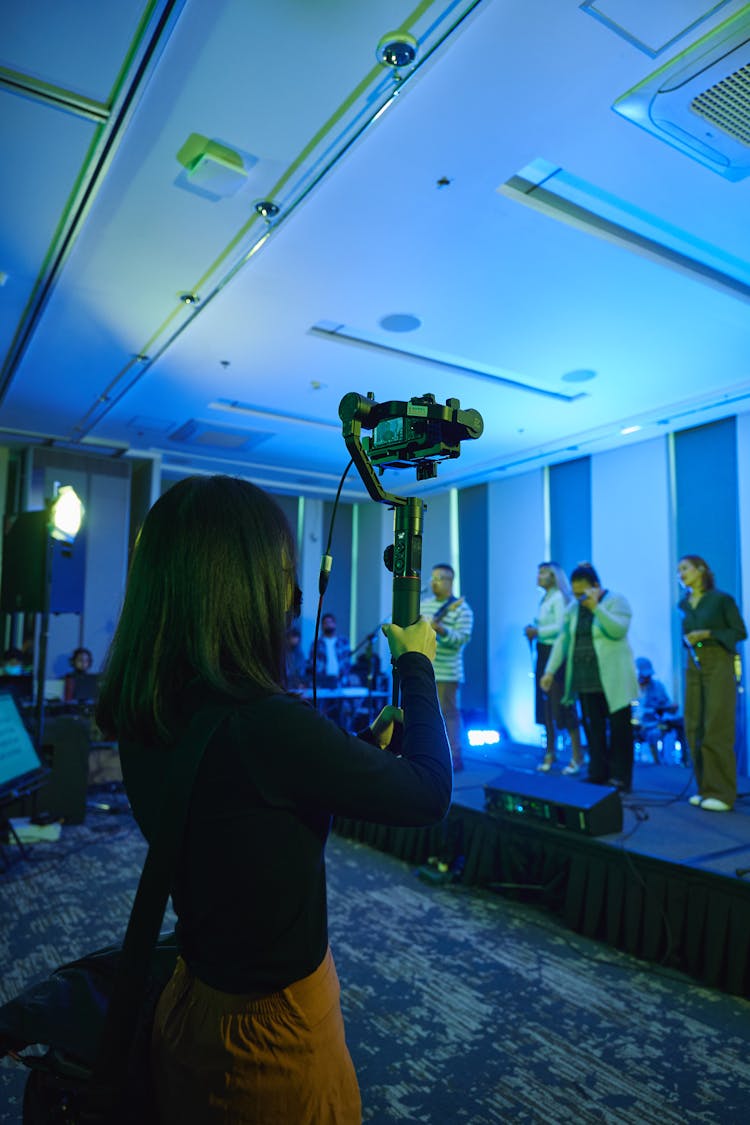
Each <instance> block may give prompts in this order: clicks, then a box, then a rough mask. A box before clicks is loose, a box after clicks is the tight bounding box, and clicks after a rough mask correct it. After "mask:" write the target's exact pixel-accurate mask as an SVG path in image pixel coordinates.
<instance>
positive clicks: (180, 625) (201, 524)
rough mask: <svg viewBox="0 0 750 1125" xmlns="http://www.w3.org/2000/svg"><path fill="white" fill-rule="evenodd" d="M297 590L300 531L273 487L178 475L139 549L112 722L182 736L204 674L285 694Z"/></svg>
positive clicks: (110, 670)
mask: <svg viewBox="0 0 750 1125" xmlns="http://www.w3.org/2000/svg"><path fill="white" fill-rule="evenodd" d="M295 587H296V580H295V551H294V540H293V539H292V534H291V531H290V530H289V524H288V523H287V521H286V518H285V516H284V514H283V512H282V511H281V509H280V508H279V507H278V505H277V504H276V503H275V502H274V501H273V500H272V499H271V497H270V496H268V495H267V494H266V493H265V492H263V491H262V490H261V489H260V488H256V486H255V485H253V484H250V483H249V482H248V481H244V480H240V479H238V478H236V477H229V476H212V477H187V478H186V479H185V480H182V481H180V482H179V483H178V484H175V485H174V486H173V487H172V488H170V489H169V491H168V492H165V493H164V495H163V496H161V497H160V498H159V500H157V502H156V503H155V504H154V506H153V508H152V509H151V511H150V512H149V513H148V515H147V516H146V519H145V521H144V523H143V527H142V528H141V531H140V533H139V535H138V539H137V541H136V545H135V548H134V550H133V557H132V559H131V563H130V573H129V576H128V584H127V590H126V593H125V604H124V606H123V609H122V613H121V615H120V620H119V623H118V625H117V629H116V631H115V635H114V638H113V640H112V645H111V647H110V651H109V655H108V657H107V661H106V668H105V671H104V676H103V682H102V685H101V690H100V693H99V703H98V706H97V710H96V717H97V722H98V724H99V726H100V728H101V729H102V731H105V732H106V733H107V734H109V735H116V736H118V737H121V736H123V735H124V736H125V737H127V738H134V739H138V740H139V741H142V742H149V743H154V742H156V743H163V744H166V743H168V742H170V741H172V740H173V739H174V737H175V736H176V733H177V732H178V731H179V729H180V728H181V726H182V725H183V724H184V721H185V715H184V713H183V709H184V706H185V702H186V700H187V699H188V698H189V694H188V693H189V692H190V691H191V690H194V688H195V686H196V681H198V682H200V683H201V684H203V685H204V686H208V687H209V688H213V689H215V690H217V691H219V692H222V693H225V694H227V695H231V696H234V697H235V698H237V699H247V698H250V697H252V696H257V694H258V692H259V691H261V692H278V691H282V690H283V685H284V682H285V672H284V666H285V634H286V629H287V626H288V624H289V623H290V620H289V617H288V614H289V611H290V607H291V605H292V601H293V596H294V590H295ZM191 685H192V687H191Z"/></svg>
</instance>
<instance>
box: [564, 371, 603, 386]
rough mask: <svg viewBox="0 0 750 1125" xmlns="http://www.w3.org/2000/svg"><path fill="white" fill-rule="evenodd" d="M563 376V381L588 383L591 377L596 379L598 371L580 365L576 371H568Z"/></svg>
mask: <svg viewBox="0 0 750 1125" xmlns="http://www.w3.org/2000/svg"><path fill="white" fill-rule="evenodd" d="M561 378H562V381H563V383H588V382H589V381H590V380H591V379H596V371H590V370H589V369H588V368H585V367H580V368H577V369H576V370H575V371H566V372H565V374H564V375H563V376H561Z"/></svg>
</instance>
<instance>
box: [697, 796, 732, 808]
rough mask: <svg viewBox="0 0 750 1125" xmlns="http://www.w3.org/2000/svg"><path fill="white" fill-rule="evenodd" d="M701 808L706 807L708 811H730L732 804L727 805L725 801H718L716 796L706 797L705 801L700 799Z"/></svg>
mask: <svg viewBox="0 0 750 1125" xmlns="http://www.w3.org/2000/svg"><path fill="white" fill-rule="evenodd" d="M701 808H702V809H708V811H709V812H731V811H732V806H731V805H728V804H727V803H726V801H720V800H719V798H718V797H706V799H705V801H701Z"/></svg>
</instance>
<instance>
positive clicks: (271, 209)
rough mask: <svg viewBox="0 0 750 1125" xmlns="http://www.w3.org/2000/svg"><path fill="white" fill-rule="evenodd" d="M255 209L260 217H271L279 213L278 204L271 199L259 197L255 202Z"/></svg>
mask: <svg viewBox="0 0 750 1125" xmlns="http://www.w3.org/2000/svg"><path fill="white" fill-rule="evenodd" d="M255 210H256V211H257V213H258V214H259V215H260V217H261V218H262V219H273V218H275V216H276V215H278V213H279V205H278V203H274V201H273V200H272V199H259V200H258V202H257V203H256V204H255Z"/></svg>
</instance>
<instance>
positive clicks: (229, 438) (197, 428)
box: [169, 418, 271, 453]
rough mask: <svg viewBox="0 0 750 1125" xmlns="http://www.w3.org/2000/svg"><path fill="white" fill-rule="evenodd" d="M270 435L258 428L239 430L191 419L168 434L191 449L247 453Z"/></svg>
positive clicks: (171, 438) (172, 439)
mask: <svg viewBox="0 0 750 1125" xmlns="http://www.w3.org/2000/svg"><path fill="white" fill-rule="evenodd" d="M270 436H271V435H270V434H268V433H263V432H261V431H259V430H240V429H234V428H232V427H231V426H217V425H216V423H215V422H201V421H197V420H196V419H194V418H193V419H191V420H190V421H189V422H185V423H184V424H183V425H182V426H180V428H179V430H175V432H174V433H173V434H170V435H169V437H170V441H176V442H179V443H180V444H181V445H189V446H192V448H193V449H201V450H208V451H212V452H214V453H215V452H217V451H220V452H222V453H239V452H242V453H248V452H249V451H250V450H251V449H255V447H256V445H260V443H261V442H262V441H265V440H266V438H268V437H270Z"/></svg>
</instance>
